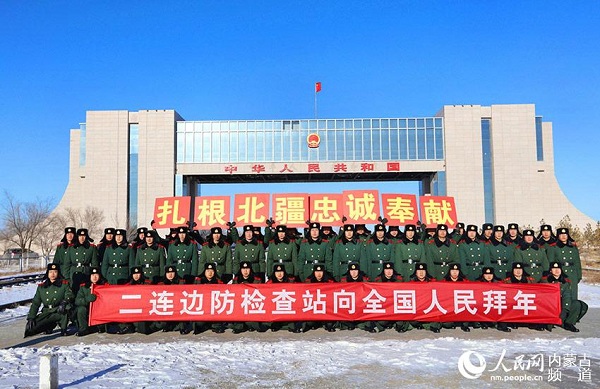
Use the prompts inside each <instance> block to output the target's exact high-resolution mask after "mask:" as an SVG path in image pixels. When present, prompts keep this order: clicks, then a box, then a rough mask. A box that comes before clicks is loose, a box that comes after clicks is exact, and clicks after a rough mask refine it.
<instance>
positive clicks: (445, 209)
mask: <svg viewBox="0 0 600 389" xmlns="http://www.w3.org/2000/svg"><path fill="white" fill-rule="evenodd" d="M419 203H420V206H421V221H422V222H423V223H424V224H426V225H430V224H434V225H435V224H446V225H447V226H448V227H450V228H454V227H456V221H457V217H456V205H455V204H454V197H448V196H421V197H419Z"/></svg>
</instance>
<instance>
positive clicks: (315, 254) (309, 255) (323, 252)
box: [298, 222, 333, 280]
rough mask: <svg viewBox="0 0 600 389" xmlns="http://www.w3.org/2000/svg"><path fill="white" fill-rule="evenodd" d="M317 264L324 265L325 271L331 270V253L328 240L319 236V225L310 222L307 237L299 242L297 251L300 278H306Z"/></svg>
mask: <svg viewBox="0 0 600 389" xmlns="http://www.w3.org/2000/svg"><path fill="white" fill-rule="evenodd" d="M317 264H321V265H324V266H325V269H327V270H326V271H328V272H332V271H333V254H332V252H331V249H330V245H329V241H327V240H326V239H323V238H322V237H321V225H320V224H319V223H315V222H313V223H310V224H309V231H308V237H307V238H306V239H303V240H302V242H301V243H300V250H299V252H298V272H299V274H298V276H299V277H300V279H301V280H304V279H306V278H308V277H309V276H310V275H311V273H312V272H313V267H314V266H315V265H317Z"/></svg>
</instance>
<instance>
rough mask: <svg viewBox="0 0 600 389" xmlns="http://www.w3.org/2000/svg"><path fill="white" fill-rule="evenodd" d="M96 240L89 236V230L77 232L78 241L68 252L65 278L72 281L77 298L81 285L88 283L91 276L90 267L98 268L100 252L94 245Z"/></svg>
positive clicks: (82, 229) (81, 229) (83, 229)
mask: <svg viewBox="0 0 600 389" xmlns="http://www.w3.org/2000/svg"><path fill="white" fill-rule="evenodd" d="M93 241H94V240H93V239H91V238H90V237H89V236H88V230H87V229H85V228H80V229H78V230H77V240H76V241H75V243H73V245H72V246H70V247H69V249H68V250H67V257H66V260H65V268H64V271H65V277H66V278H68V279H69V280H71V288H72V289H73V295H74V296H77V292H78V291H79V285H81V284H82V283H83V282H86V280H87V278H88V277H89V275H90V267H98V250H96V246H95V245H94V244H92V243H91V242H93Z"/></svg>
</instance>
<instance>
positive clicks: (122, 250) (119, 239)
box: [101, 229, 135, 285]
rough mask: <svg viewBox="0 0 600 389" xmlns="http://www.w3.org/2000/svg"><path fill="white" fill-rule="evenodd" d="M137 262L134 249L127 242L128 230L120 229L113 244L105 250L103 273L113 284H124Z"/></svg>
mask: <svg viewBox="0 0 600 389" xmlns="http://www.w3.org/2000/svg"><path fill="white" fill-rule="evenodd" d="M134 264H135V257H134V256H133V249H132V248H131V247H130V246H129V245H128V244H127V231H125V230H123V229H118V230H116V231H115V238H114V242H113V244H112V245H110V246H109V247H107V248H106V250H105V251H104V258H103V259H102V266H101V268H102V275H103V276H104V278H106V280H107V281H108V283H109V284H111V285H123V284H125V283H126V282H127V279H128V278H129V271H130V269H131V268H132V267H133V266H134Z"/></svg>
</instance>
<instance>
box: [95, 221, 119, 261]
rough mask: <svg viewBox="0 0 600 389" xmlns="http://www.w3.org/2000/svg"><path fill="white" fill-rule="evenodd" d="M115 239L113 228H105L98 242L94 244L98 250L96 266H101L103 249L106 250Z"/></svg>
mask: <svg viewBox="0 0 600 389" xmlns="http://www.w3.org/2000/svg"><path fill="white" fill-rule="evenodd" d="M114 241H115V229H114V228H111V227H109V228H105V229H104V236H102V239H100V242H98V244H97V245H96V249H97V250H98V266H100V267H102V260H103V259H104V251H106V248H107V247H110V246H112V245H113V243H114Z"/></svg>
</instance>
